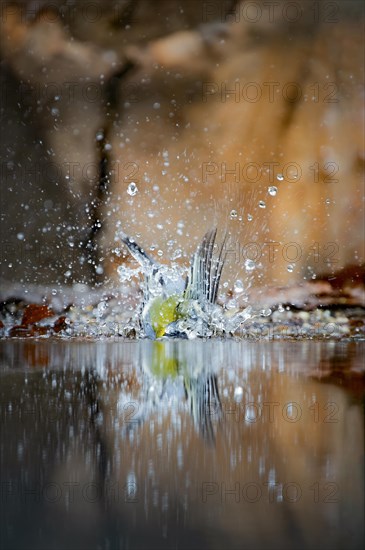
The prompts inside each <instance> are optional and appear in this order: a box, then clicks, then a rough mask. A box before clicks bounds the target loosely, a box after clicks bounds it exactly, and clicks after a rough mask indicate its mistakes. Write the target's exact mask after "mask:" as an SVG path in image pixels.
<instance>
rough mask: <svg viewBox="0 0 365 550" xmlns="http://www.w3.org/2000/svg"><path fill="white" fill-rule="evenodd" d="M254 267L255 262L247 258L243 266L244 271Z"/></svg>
mask: <svg viewBox="0 0 365 550" xmlns="http://www.w3.org/2000/svg"><path fill="white" fill-rule="evenodd" d="M255 267H256V264H255V262H254V261H253V260H250V259H247V260H246V261H245V268H246V271H253V270H254V269H255Z"/></svg>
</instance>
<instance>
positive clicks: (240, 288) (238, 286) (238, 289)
mask: <svg viewBox="0 0 365 550" xmlns="http://www.w3.org/2000/svg"><path fill="white" fill-rule="evenodd" d="M243 290H244V287H243V282H242V281H241V280H239V279H237V281H236V282H235V284H234V291H235V292H236V293H237V294H240V293H241V292H243Z"/></svg>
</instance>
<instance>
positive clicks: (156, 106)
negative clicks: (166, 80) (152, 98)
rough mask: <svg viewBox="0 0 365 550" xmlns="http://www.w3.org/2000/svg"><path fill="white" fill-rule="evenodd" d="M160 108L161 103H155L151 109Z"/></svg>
mask: <svg viewBox="0 0 365 550" xmlns="http://www.w3.org/2000/svg"><path fill="white" fill-rule="evenodd" d="M160 107H161V103H158V102H157V101H156V103H154V104H153V108H154V109H156V110H157V109H160Z"/></svg>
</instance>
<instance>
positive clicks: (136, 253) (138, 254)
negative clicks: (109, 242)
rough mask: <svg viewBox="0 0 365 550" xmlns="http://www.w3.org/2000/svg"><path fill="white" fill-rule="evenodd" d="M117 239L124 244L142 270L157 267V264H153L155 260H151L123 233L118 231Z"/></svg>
mask: <svg viewBox="0 0 365 550" xmlns="http://www.w3.org/2000/svg"><path fill="white" fill-rule="evenodd" d="M118 237H120V239H121V240H122V241H123V242H124V244H125V245H126V246H127V248H128V250H129V252H130V253H131V254H132V256H133V258H135V259H136V260H137V262H138V263H139V264H140V265H141V266H142V267H143V269H151V268H152V267H154V266H156V267H157V265H158V264H157V262H155V260H153V259H152V258H151V257H150V256H149V255H148V254H147V252H145V251H144V250H143V248H141V247H140V246H139V244H137V243H136V241H135V240H134V239H131V237H128V235H127V234H126V233H124V232H123V231H118Z"/></svg>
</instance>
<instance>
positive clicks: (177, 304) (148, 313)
mask: <svg viewBox="0 0 365 550" xmlns="http://www.w3.org/2000/svg"><path fill="white" fill-rule="evenodd" d="M216 234H217V229H214V230H211V231H208V233H207V234H206V235H205V236H204V239H203V241H202V243H201V244H200V245H199V247H198V249H197V251H196V253H195V254H194V256H193V258H192V261H191V265H190V272H189V274H188V275H187V276H186V268H183V267H181V266H178V265H176V264H175V265H172V266H165V265H161V264H159V263H157V262H156V261H155V260H153V259H152V258H150V256H148V255H147V253H146V252H145V251H144V250H143V248H141V247H140V246H139V245H138V244H137V243H136V242H135V241H134V240H133V239H131V238H130V237H128V236H127V235H126V234H124V233H123V232H122V231H120V232H119V237H120V239H121V240H122V241H123V242H124V244H126V246H127V247H128V249H129V251H130V253H131V254H132V256H134V258H135V259H136V260H137V261H138V262H139V264H140V271H139V272H138V274H140V273H141V272H142V274H143V278H144V281H143V283H142V285H141V288H142V290H143V300H142V303H141V309H140V314H139V318H140V333H139V335H140V336H142V337H143V336H145V337H148V338H151V339H155V338H161V337H170V338H171V337H180V338H188V339H194V338H197V337H204V338H209V337H212V336H223V335H225V334H232V333H234V332H235V331H236V330H237V329H238V328H239V327H240V326H241V325H242V324H243V323H244V322H245V321H247V320H248V319H250V318H252V317H253V310H252V308H251V307H246V308H245V309H243V310H239V308H238V307H237V305H236V304H234V305H235V307H230V308H229V311H228V308H226V307H223V306H221V305H220V304H218V303H217V297H218V287H219V282H220V277H221V274H222V270H223V266H224V262H225V257H226V251H225V249H224V246H225V242H226V238H225V239H223V242H222V244H221V246H220V247H219V248H218V251H217V257H216V258H215V257H214V254H213V252H214V249H215V239H216ZM119 275H120V277H121V282H122V283H124V282H125V281H129V280H130V279H131V277H132V276H134V275H135V271H131V270H130V269H129V268H125V267H120V268H119ZM243 291H244V286H243V283H242V282H241V281H240V289H239V292H240V293H242V292H243Z"/></svg>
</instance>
